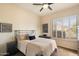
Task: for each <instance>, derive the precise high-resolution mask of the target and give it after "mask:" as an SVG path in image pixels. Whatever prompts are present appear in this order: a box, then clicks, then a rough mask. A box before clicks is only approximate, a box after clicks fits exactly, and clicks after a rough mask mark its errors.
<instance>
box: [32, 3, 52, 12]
mask: <svg viewBox="0 0 79 59" xmlns="http://www.w3.org/2000/svg"><path fill="white" fill-rule="evenodd" d="M52 4H53V3H33V5H37V6H38V5H41V6H42V8H41V9H40V12H41V11H42V10H43V9H44V8H48V9H49V10H52V8H51V7H50V5H52Z"/></svg>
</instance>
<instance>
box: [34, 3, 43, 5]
mask: <svg viewBox="0 0 79 59" xmlns="http://www.w3.org/2000/svg"><path fill="white" fill-rule="evenodd" d="M33 5H42V4H41V3H33Z"/></svg>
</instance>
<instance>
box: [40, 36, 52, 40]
mask: <svg viewBox="0 0 79 59" xmlns="http://www.w3.org/2000/svg"><path fill="white" fill-rule="evenodd" d="M39 37H40V38H47V39H51V37H49V36H39Z"/></svg>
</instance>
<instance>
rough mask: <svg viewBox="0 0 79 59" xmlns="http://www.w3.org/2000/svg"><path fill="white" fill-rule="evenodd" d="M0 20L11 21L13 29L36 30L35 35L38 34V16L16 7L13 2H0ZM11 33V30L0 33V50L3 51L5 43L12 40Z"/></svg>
mask: <svg viewBox="0 0 79 59" xmlns="http://www.w3.org/2000/svg"><path fill="white" fill-rule="evenodd" d="M0 22H3V23H11V24H12V25H13V31H14V30H36V36H38V35H39V34H40V18H39V16H37V15H36V14H33V13H31V12H30V11H28V10H25V9H23V8H21V7H18V6H16V5H15V4H0ZM13 34H14V33H13V32H12V33H0V52H2V51H3V52H5V51H6V43H7V42H9V41H12V40H14V37H13V36H14V35H13ZM2 45H3V46H2ZM3 47H4V49H3Z"/></svg>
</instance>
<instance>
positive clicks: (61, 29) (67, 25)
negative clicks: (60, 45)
mask: <svg viewBox="0 0 79 59" xmlns="http://www.w3.org/2000/svg"><path fill="white" fill-rule="evenodd" d="M76 26H77V25H76V15H74V16H67V17H63V18H57V19H54V20H53V37H55V38H67V39H68V38H70V39H76V36H77V35H76Z"/></svg>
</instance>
